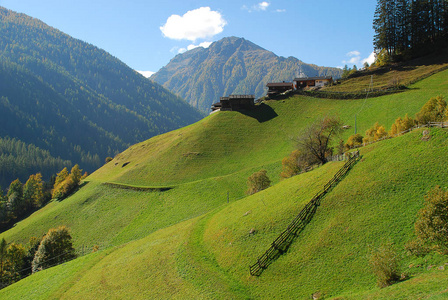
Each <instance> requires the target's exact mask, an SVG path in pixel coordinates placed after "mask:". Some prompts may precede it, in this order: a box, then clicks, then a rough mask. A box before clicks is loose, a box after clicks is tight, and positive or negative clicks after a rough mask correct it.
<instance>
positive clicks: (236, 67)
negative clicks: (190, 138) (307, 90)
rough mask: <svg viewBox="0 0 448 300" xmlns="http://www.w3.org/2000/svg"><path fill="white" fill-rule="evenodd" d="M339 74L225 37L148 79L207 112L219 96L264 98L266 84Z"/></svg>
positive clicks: (248, 42) (184, 54)
mask: <svg viewBox="0 0 448 300" xmlns="http://www.w3.org/2000/svg"><path fill="white" fill-rule="evenodd" d="M341 74H342V70H341V69H337V68H330V67H319V66H316V65H312V64H307V63H304V62H302V61H300V60H299V59H297V58H295V57H288V58H285V57H279V56H277V55H275V54H274V53H272V52H270V51H268V50H265V49H263V48H261V47H260V46H258V45H255V44H254V43H252V42H250V41H248V40H245V39H244V38H237V37H227V38H223V39H221V40H219V41H217V42H214V43H213V44H211V45H210V47H208V48H207V49H204V48H202V47H199V48H195V49H193V50H190V51H187V52H185V53H182V54H179V55H177V56H176V57H175V58H173V59H172V60H171V61H170V62H169V63H168V64H167V65H166V66H165V67H163V68H162V69H160V70H159V71H158V72H157V73H155V74H154V75H152V76H151V77H150V79H151V80H154V81H155V82H157V83H160V84H162V85H163V86H164V87H166V88H167V89H169V90H170V91H172V92H173V93H175V94H177V95H179V96H180V97H182V98H183V99H185V100H187V101H188V102H189V103H190V104H191V105H193V106H194V107H196V108H198V109H200V110H201V111H204V112H207V113H208V112H210V107H211V105H212V104H213V103H215V102H218V101H219V97H222V96H228V95H231V94H255V97H257V98H259V97H261V96H263V95H265V94H266V91H267V89H266V84H267V83H268V82H281V81H292V80H293V79H294V78H295V77H297V76H310V77H312V76H333V77H334V78H340V77H341Z"/></svg>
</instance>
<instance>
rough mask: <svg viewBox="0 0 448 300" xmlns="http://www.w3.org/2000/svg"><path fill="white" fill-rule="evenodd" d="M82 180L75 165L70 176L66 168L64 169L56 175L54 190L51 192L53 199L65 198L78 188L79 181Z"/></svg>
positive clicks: (80, 171)
mask: <svg viewBox="0 0 448 300" xmlns="http://www.w3.org/2000/svg"><path fill="white" fill-rule="evenodd" d="M81 178H82V170H81V169H80V168H79V166H78V165H75V166H74V167H73V168H72V169H71V172H70V174H68V171H67V169H66V168H64V169H63V170H62V171H61V172H60V173H58V175H57V177H56V180H55V183H54V188H53V191H52V194H51V196H52V198H53V199H62V198H64V197H67V196H68V195H69V194H70V193H71V192H73V190H74V189H75V188H76V187H77V186H78V184H79V182H80V180H81Z"/></svg>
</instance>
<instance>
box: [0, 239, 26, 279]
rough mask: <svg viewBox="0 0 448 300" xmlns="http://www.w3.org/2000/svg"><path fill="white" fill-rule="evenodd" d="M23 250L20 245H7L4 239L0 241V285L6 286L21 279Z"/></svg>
mask: <svg viewBox="0 0 448 300" xmlns="http://www.w3.org/2000/svg"><path fill="white" fill-rule="evenodd" d="M24 256H25V249H24V247H23V246H22V245H21V244H16V243H11V244H10V245H9V246H8V243H7V242H6V240H5V239H4V238H2V240H1V241H0V285H2V286H6V285H8V284H11V283H13V282H15V281H17V280H19V279H20V278H21V276H20V270H21V269H22V266H23V258H24Z"/></svg>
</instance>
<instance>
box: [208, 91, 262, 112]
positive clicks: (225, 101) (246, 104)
mask: <svg viewBox="0 0 448 300" xmlns="http://www.w3.org/2000/svg"><path fill="white" fill-rule="evenodd" d="M254 100H255V95H230V96H228V97H221V98H220V101H219V102H217V103H215V104H213V105H212V111H216V110H221V111H226V110H227V111H232V110H251V109H254V107H255V102H254Z"/></svg>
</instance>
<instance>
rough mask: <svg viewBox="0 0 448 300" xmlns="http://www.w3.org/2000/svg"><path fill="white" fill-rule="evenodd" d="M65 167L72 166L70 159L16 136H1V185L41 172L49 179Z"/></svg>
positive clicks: (23, 179)
mask: <svg viewBox="0 0 448 300" xmlns="http://www.w3.org/2000/svg"><path fill="white" fill-rule="evenodd" d="M64 167H69V168H71V167H72V163H71V161H69V160H63V159H62V158H60V157H57V158H56V157H53V156H52V155H51V154H50V152H49V151H47V150H43V149H41V148H39V147H36V146H34V145H32V144H26V143H24V142H22V141H20V140H18V139H15V138H9V137H5V138H0V186H6V185H8V184H9V183H10V182H11V180H12V179H14V178H19V179H20V180H22V181H26V179H27V178H28V177H29V176H30V174H36V173H38V172H40V173H41V174H42V177H43V178H44V180H45V179H49V178H50V176H51V175H52V174H56V172H58V171H59V170H61V169H62V168H64Z"/></svg>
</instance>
